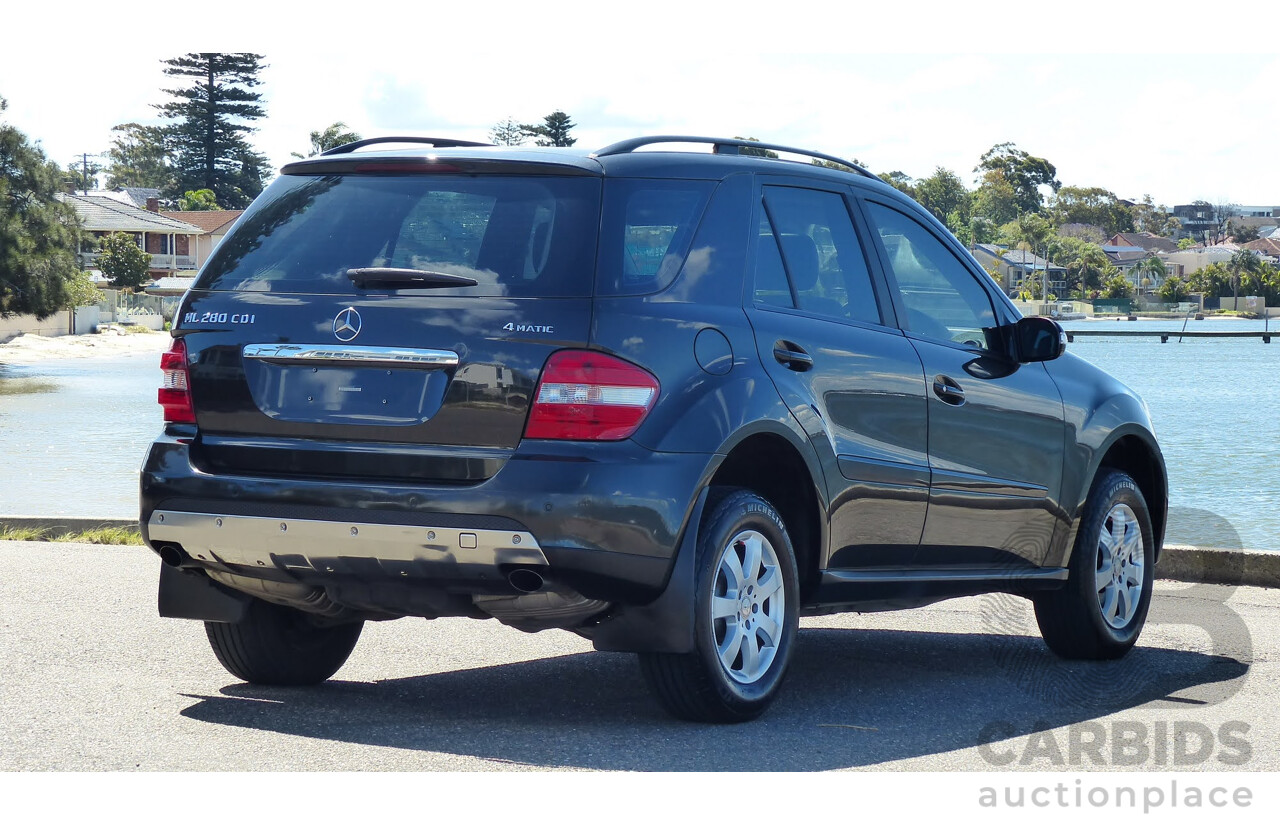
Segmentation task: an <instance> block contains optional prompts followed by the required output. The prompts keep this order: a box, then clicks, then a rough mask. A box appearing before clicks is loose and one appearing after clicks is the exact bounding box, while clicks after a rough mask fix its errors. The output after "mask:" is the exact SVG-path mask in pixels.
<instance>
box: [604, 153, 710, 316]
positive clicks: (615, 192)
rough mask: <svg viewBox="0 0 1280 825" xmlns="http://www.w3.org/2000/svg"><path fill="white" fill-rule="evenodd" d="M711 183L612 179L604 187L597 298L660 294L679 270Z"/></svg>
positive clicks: (687, 251) (700, 216)
mask: <svg viewBox="0 0 1280 825" xmlns="http://www.w3.org/2000/svg"><path fill="white" fill-rule="evenodd" d="M714 188H715V183H714V182H713V181H704V180H669V181H666V180H648V179H629V178H614V179H610V180H607V181H606V182H605V195H604V214H603V219H602V221H601V223H602V227H603V228H602V230H601V237H600V261H599V292H600V294H601V295H642V294H646V293H650V292H658V291H659V290H662V289H665V288H666V287H667V286H669V285H670V284H671V282H672V281H673V280H674V279H675V277H676V275H677V274H678V273H679V272H680V269H681V267H683V266H684V262H685V258H686V257H687V256H688V254H689V245H690V244H691V243H692V241H693V235H694V232H695V231H696V230H697V228H698V224H699V222H700V220H701V218H702V213H703V211H704V210H705V209H706V206H707V199H708V198H709V197H710V196H711V192H712V190H713V189H714Z"/></svg>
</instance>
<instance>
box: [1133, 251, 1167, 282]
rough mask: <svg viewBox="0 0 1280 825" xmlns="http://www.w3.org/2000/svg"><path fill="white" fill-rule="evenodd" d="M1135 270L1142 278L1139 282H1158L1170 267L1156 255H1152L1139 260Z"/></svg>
mask: <svg viewBox="0 0 1280 825" xmlns="http://www.w3.org/2000/svg"><path fill="white" fill-rule="evenodd" d="M1133 271H1134V272H1136V273H1137V274H1138V277H1139V279H1140V280H1139V281H1138V283H1140V284H1146V283H1147V282H1151V283H1158V282H1159V281H1160V279H1161V278H1164V277H1165V275H1167V274H1168V272H1169V269H1168V267H1166V266H1165V265H1164V261H1162V260H1160V259H1159V258H1157V257H1156V256H1155V255H1150V256H1148V257H1146V258H1143V259H1142V260H1141V261H1139V262H1138V265H1137V266H1135V267H1134V268H1133Z"/></svg>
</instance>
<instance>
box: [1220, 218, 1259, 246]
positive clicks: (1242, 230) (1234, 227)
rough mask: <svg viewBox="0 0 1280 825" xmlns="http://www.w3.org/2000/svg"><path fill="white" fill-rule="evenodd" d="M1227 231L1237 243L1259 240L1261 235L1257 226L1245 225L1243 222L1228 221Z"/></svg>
mask: <svg viewBox="0 0 1280 825" xmlns="http://www.w3.org/2000/svg"><path fill="white" fill-rule="evenodd" d="M1227 231H1228V232H1229V233H1230V235H1231V240H1233V241H1235V242H1236V243H1249V242H1250V241H1256V240H1258V238H1259V237H1261V235H1260V234H1259V232H1258V227H1256V226H1245V225H1244V224H1243V223H1236V222H1235V221H1230V222H1228V223H1227Z"/></svg>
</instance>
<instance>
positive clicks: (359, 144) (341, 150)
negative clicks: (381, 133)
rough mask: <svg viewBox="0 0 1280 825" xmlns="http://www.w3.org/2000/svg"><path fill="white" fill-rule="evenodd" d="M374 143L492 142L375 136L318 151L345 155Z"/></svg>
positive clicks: (470, 144)
mask: <svg viewBox="0 0 1280 825" xmlns="http://www.w3.org/2000/svg"><path fill="white" fill-rule="evenodd" d="M375 143H427V144H430V145H432V146H436V147H439V148H441V149H444V148H447V147H450V146H492V145H493V144H492V143H477V142H475V141H474V140H453V139H452V138H433V137H395V136H389V137H375V138H365V139H364V140H357V141H353V142H351V143H344V144H342V145H341V146H335V147H333V148H332V149H326V150H325V151H323V152H321V153H320V156H321V157H324V156H325V155H346V154H349V153H351V152H354V151H355V150H357V149H361V148H363V147H365V146H372V145H373V144H375Z"/></svg>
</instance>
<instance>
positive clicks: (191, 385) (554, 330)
mask: <svg viewBox="0 0 1280 825" xmlns="http://www.w3.org/2000/svg"><path fill="white" fill-rule="evenodd" d="M387 141H394V142H396V143H397V144H399V148H396V149H389V148H388V146H387V144H386V142H387ZM414 142H416V143H421V144H423V145H420V146H409V147H408V148H405V145H406V144H409V143H414ZM371 143H383V144H384V145H383V146H382V147H381V148H369V147H368V146H367V145H368V144H371ZM428 144H429V145H428ZM708 146H709V147H710V148H711V151H710V152H707V151H706V149H707V147H708ZM779 153H783V154H787V155H799V156H802V157H804V161H803V162H795V161H793V160H787V159H783V158H782V157H781V156H779ZM173 329H174V332H173V336H174V342H173V346H172V349H171V350H170V351H169V352H168V353H167V354H165V356H164V357H163V362H162V368H163V371H164V386H163V389H161V390H160V402H161V404H162V405H163V407H164V410H165V421H166V424H165V429H164V433H163V435H161V436H160V437H159V438H158V439H157V440H156V442H155V443H154V445H153V446H152V447H151V449H150V452H149V454H148V456H147V458H146V460H145V463H144V466H143V468H142V477H141V493H142V512H141V521H142V530H143V535H144V536H145V538H146V541H147V543H148V544H149V545H150V546H151V547H152V549H153V550H155V551H156V552H157V553H158V554H159V556H160V558H161V559H162V560H163V562H164V565H163V566H162V568H161V576H160V599H159V601H160V612H161V614H162V615H165V616H173V617H182V618H191V619H200V620H204V621H205V622H206V628H207V632H208V636H209V641H210V643H211V644H212V646H213V649H214V652H215V653H216V654H217V656H218V659H219V660H220V661H221V662H222V664H223V665H224V666H225V667H226V668H227V669H228V670H229V671H230V672H231V673H232V674H234V675H235V676H237V677H239V678H241V679H244V680H246V681H248V682H253V683H261V684H288V685H299V684H310V683H316V682H320V681H323V680H325V679H327V678H328V677H330V676H331V675H333V674H334V673H335V672H336V671H337V669H338V668H339V667H340V666H341V665H342V663H343V662H344V661H345V660H346V657H347V656H348V654H349V653H350V652H351V650H352V648H353V646H354V645H355V643H356V639H357V637H358V636H359V634H360V630H361V627H362V624H363V622H364V621H366V620H384V619H394V618H399V617H403V616H423V617H427V618H436V617H441V616H471V617H475V618H496V619H497V620H498V621H500V622H503V623H504V624H508V625H511V626H513V627H517V628H520V629H523V630H531V631H532V630H541V629H545V628H564V629H568V630H572V631H574V632H576V633H579V634H581V635H583V636H585V637H587V638H589V639H591V640H592V641H593V643H594V644H595V646H596V648H597V649H601V650H621V651H634V652H636V653H639V655H640V664H641V669H642V671H643V673H644V675H645V677H646V679H647V681H648V683H649V684H650V686H651V687H652V689H653V691H654V692H655V693H656V695H657V697H658V699H659V700H660V701H661V702H662V703H663V705H665V706H666V708H667V709H668V710H670V711H671V712H672V713H674V714H676V715H678V716H681V717H684V718H688V719H696V720H708V721H739V720H744V719H749V718H752V717H754V716H756V715H758V714H759V713H761V712H762V711H763V710H764V709H765V707H766V706H767V705H768V704H769V703H770V702H771V701H772V700H773V698H774V697H775V695H776V694H777V691H778V687H779V685H780V683H781V682H782V679H783V675H784V673H785V672H786V669H787V663H788V660H789V659H790V657H791V654H792V650H793V648H794V642H795V636H796V628H797V621H798V618H799V616H801V615H812V614H819V613H829V612H833V611H851V610H853V611H870V610H883V609H897V608H903V607H912V606H918V605H924V604H928V603H931V602H935V601H938V600H940V599H946V598H951V597H955V596H964V595H971V594H977V593H984V592H992V591H999V592H1006V593H1015V594H1020V595H1024V596H1026V597H1028V598H1030V599H1031V600H1032V601H1033V602H1034V603H1035V612H1036V616H1037V618H1038V620H1039V624H1040V628H1041V631H1042V633H1043V635H1044V639H1045V641H1046V642H1047V643H1048V645H1049V647H1050V648H1052V649H1053V650H1054V651H1055V652H1057V653H1058V654H1060V655H1062V656H1066V657H1072V658H1081V659H1103V658H1112V657H1117V656H1120V655H1122V654H1123V653H1125V651H1127V650H1128V649H1129V648H1130V647H1131V646H1132V645H1133V644H1134V642H1135V640H1136V639H1137V636H1138V633H1139V631H1140V630H1141V628H1142V625H1143V622H1144V620H1145V618H1146V614H1147V608H1148V604H1149V602H1150V599H1151V590H1152V577H1153V572H1154V566H1155V562H1156V559H1157V556H1158V554H1159V551H1160V546H1161V538H1162V535H1163V532H1164V523H1165V515H1166V499H1167V485H1166V477H1165V468H1164V462H1163V459H1162V457H1161V453H1160V449H1159V447H1158V446H1157V444H1156V440H1155V438H1154V436H1153V434H1152V428H1151V425H1150V422H1149V420H1148V415H1147V412H1146V409H1145V407H1144V405H1143V403H1142V402H1141V401H1140V400H1139V399H1138V398H1137V397H1136V396H1135V395H1134V394H1133V393H1132V392H1131V391H1130V390H1128V389H1127V388H1125V387H1124V386H1123V385H1121V384H1120V383H1119V382H1117V381H1115V380H1114V379H1112V378H1111V377H1109V376H1108V375H1106V374H1105V373H1103V372H1100V371H1099V370H1097V369H1096V368H1094V367H1092V366H1090V365H1089V364H1087V363H1085V362H1084V361H1082V360H1079V359H1078V358H1075V357H1073V356H1071V355H1064V354H1063V350H1064V347H1065V336H1064V335H1063V333H1062V330H1061V329H1060V328H1059V327H1058V325H1057V324H1056V323H1054V322H1053V321H1051V320H1048V319H1044V318H1022V317H1020V316H1019V314H1018V312H1017V310H1016V309H1015V308H1014V306H1013V305H1012V304H1011V303H1010V302H1009V300H1008V299H1007V298H1006V296H1005V295H1004V294H1003V293H1002V292H1001V290H1000V289H999V288H998V286H997V285H996V284H995V283H994V282H993V281H992V280H991V279H990V277H989V276H987V275H986V274H985V273H984V272H983V270H982V269H981V268H980V267H979V266H978V265H977V264H976V263H975V262H974V260H973V259H972V258H971V257H970V255H969V254H968V253H967V252H966V250H965V248H964V247H963V246H962V245H960V244H959V243H958V242H957V241H956V239H955V238H954V237H953V236H952V235H951V234H949V233H948V232H947V230H946V229H945V228H944V227H943V226H942V225H941V224H940V223H939V222H938V221H937V220H935V219H934V218H933V217H932V216H931V215H930V214H929V213H928V212H926V211H925V210H923V209H921V208H920V207H919V206H918V205H917V204H915V203H914V202H912V201H911V200H909V199H908V198H906V197H904V196H903V195H902V194H900V193H899V192H897V191H895V190H894V189H892V188H891V187H889V186H887V185H885V184H884V183H882V182H881V181H880V180H879V179H878V178H876V177H875V176H873V175H871V174H869V173H867V172H866V171H865V170H863V169H861V168H859V167H857V166H856V165H854V164H852V163H848V162H846V161H842V160H840V159H838V158H832V157H828V156H825V155H821V154H818V153H814V152H805V151H802V150H797V149H790V148H787V147H781V146H773V145H769V144H763V143H756V142H747V141H741V140H727V139H711V138H696V137H649V138H638V139H634V140H628V141H623V142H621V143H617V144H614V145H611V146H608V147H605V148H603V149H600V150H599V151H596V152H584V151H580V150H575V149H569V150H564V149H534V148H526V147H492V146H481V145H476V144H471V143H466V142H462V141H450V140H435V139H421V138H418V139H404V138H395V139H389V138H388V139H380V140H374V141H361V142H359V143H355V144H349V145H347V146H344V147H340V148H338V149H334V150H332V151H330V152H326V153H325V154H324V155H322V156H319V157H316V158H313V159H309V160H304V161H300V162H297V163H293V164H290V165H288V166H286V167H285V168H284V169H283V170H282V174H281V176H280V177H279V178H278V179H277V180H276V181H275V182H274V183H272V184H271V186H270V188H269V189H268V190H267V191H266V192H265V193H264V194H263V195H262V196H261V197H259V198H258V199H257V201H255V202H254V204H253V206H252V207H251V208H250V209H249V211H247V212H246V213H245V214H244V216H243V217H242V218H240V220H239V222H238V223H237V224H236V226H235V229H234V230H233V231H232V232H231V233H230V234H229V235H228V236H227V238H226V239H225V240H224V241H223V243H222V245H221V246H219V247H218V248H217V249H216V250H215V252H214V255H213V256H212V257H211V258H210V260H209V262H208V263H207V264H206V266H205V267H204V269H203V270H202V271H201V273H200V276H199V278H198V280H197V281H196V284H195V286H194V287H193V288H192V289H191V290H190V291H189V292H188V293H187V295H186V297H185V298H184V299H183V301H182V304H181V307H180V309H179V311H178V314H177V316H176V318H175V322H174V325H173Z"/></svg>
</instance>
